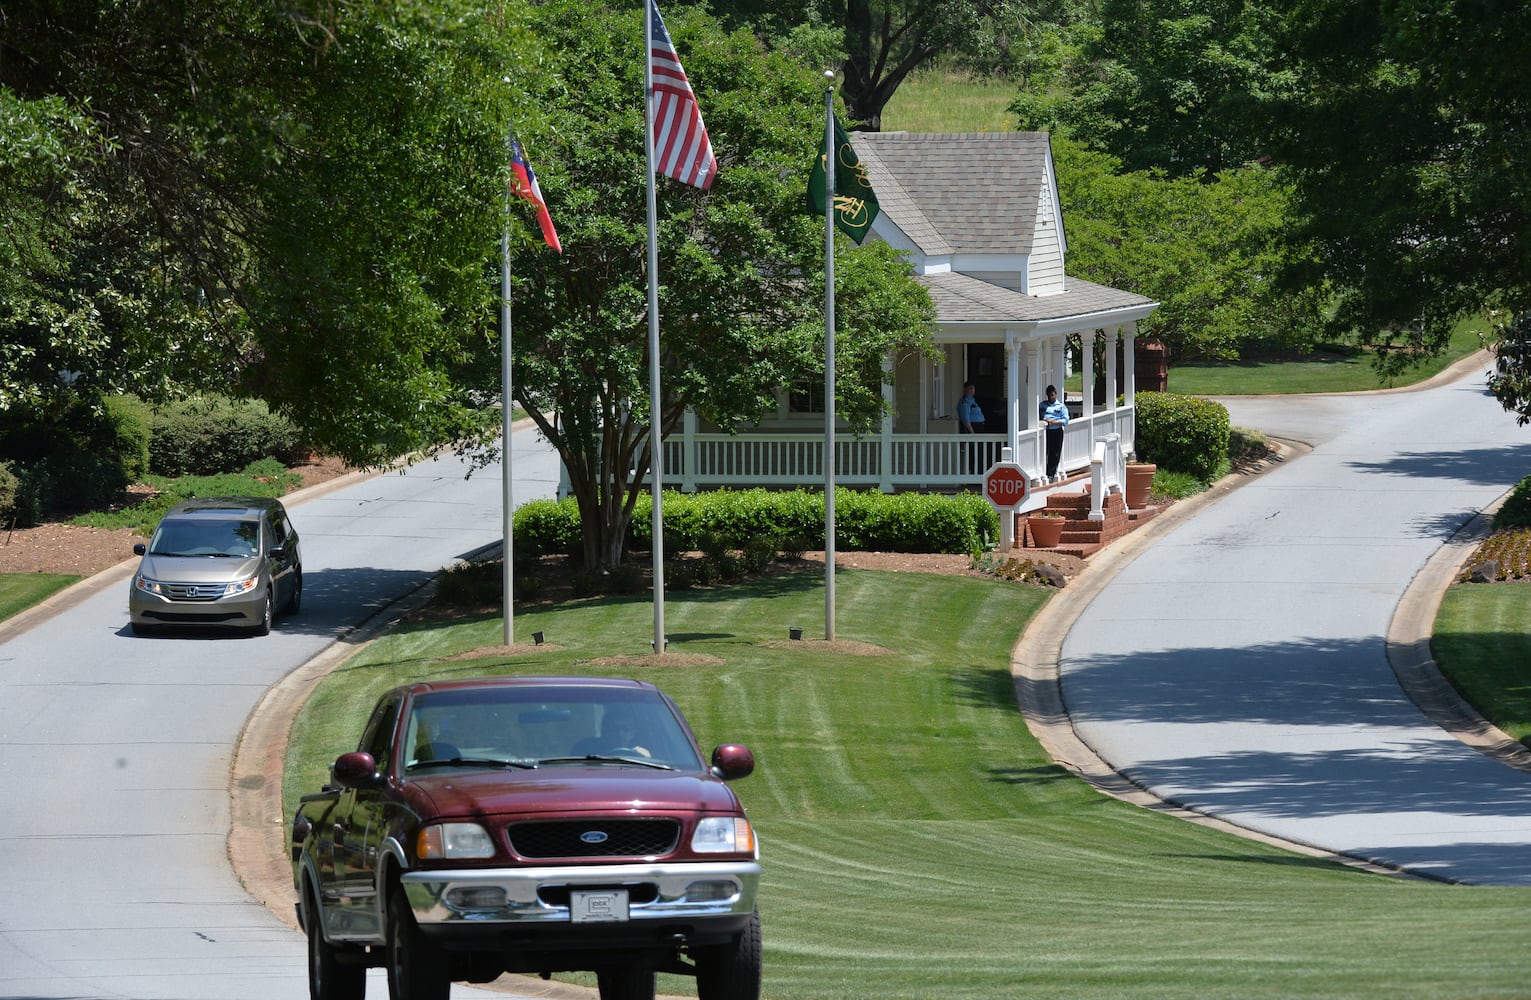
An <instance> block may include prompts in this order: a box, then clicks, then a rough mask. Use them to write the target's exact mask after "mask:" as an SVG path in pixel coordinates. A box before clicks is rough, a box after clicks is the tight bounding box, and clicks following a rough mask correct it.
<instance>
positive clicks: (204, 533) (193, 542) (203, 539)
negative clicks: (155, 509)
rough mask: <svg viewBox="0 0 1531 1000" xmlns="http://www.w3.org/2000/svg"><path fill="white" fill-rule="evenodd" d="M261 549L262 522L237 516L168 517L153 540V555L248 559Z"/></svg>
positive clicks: (157, 529) (150, 550)
mask: <svg viewBox="0 0 1531 1000" xmlns="http://www.w3.org/2000/svg"><path fill="white" fill-rule="evenodd" d="M259 551H260V522H259V521H253V520H250V519H249V518H233V517H226V518H225V517H218V518H214V517H175V518H171V517H167V518H165V519H164V520H163V521H161V522H160V523H159V527H158V528H156V529H155V530H154V537H153V538H152V539H151V540H150V542H149V554H150V555H153V556H183V557H191V556H208V557H210V558H219V557H223V558H239V559H248V558H250V557H251V556H253V555H255V554H256V553H258V552H259Z"/></svg>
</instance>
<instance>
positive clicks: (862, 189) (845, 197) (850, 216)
mask: <svg viewBox="0 0 1531 1000" xmlns="http://www.w3.org/2000/svg"><path fill="white" fill-rule="evenodd" d="M824 159H825V150H824V149H823V147H820V149H819V156H818V159H816V160H814V161H813V173H811V174H809V175H808V207H809V208H811V209H812V210H813V212H814V214H815V215H823V214H824ZM875 218H877V195H876V193H875V192H873V190H872V182H871V181H870V180H868V179H867V172H866V168H865V167H863V166H862V165H861V159H860V157H858V156H857V155H856V147H854V146H852V145H851V138H850V136H848V135H846V134H845V129H843V128H841V127H840V119H839V118H836V119H835V225H836V226H837V227H838V228H839V230H840V232H842V233H844V234H845V235H847V236H849V237H850V238H851V239H853V240H855V241H856V242H857V243H860V242H862V241H863V240H865V239H866V238H867V233H868V232H870V231H871V229H872V220H873V219H875Z"/></svg>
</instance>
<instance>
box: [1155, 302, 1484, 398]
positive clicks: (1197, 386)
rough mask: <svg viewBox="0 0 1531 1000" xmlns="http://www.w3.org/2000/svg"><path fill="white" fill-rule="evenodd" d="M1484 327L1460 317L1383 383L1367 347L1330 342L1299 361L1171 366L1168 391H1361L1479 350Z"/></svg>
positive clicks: (1426, 372) (1410, 379) (1426, 374)
mask: <svg viewBox="0 0 1531 1000" xmlns="http://www.w3.org/2000/svg"><path fill="white" fill-rule="evenodd" d="M1486 330H1487V323H1486V322H1485V321H1484V320H1481V319H1469V320H1464V321H1463V322H1461V323H1459V324H1458V325H1457V328H1456V330H1455V331H1454V332H1453V333H1452V336H1451V341H1450V346H1449V347H1448V348H1447V350H1446V352H1445V353H1444V354H1442V355H1441V356H1439V357H1436V358H1431V359H1430V360H1428V361H1426V362H1424V363H1423V364H1421V365H1420V366H1419V367H1417V368H1411V369H1409V370H1408V371H1407V372H1405V373H1404V374H1403V375H1402V376H1401V377H1399V378H1397V379H1393V380H1389V381H1382V380H1380V379H1379V378H1378V377H1377V371H1376V369H1375V368H1373V367H1372V355H1371V353H1370V352H1369V351H1365V350H1362V349H1360V348H1358V347H1350V346H1345V345H1330V346H1328V347H1325V348H1324V349H1322V350H1319V351H1317V352H1315V353H1314V354H1313V355H1311V356H1308V357H1304V358H1299V359H1291V358H1284V359H1266V360H1250V361H1226V362H1216V363H1206V364H1185V365H1175V366H1174V367H1172V368H1170V372H1169V391H1170V392H1178V393H1184V394H1185V395H1189V396H1268V395H1282V394H1286V393H1294V392H1362V391H1365V390H1368V389H1382V388H1391V387H1394V386H1401V385H1413V384H1414V383H1416V382H1423V381H1424V380H1425V379H1428V378H1430V377H1431V376H1433V375H1436V374H1438V373H1440V372H1441V371H1443V370H1445V369H1446V368H1448V367H1450V366H1451V365H1452V364H1454V363H1456V362H1457V361H1459V360H1461V359H1462V358H1465V357H1466V356H1467V355H1469V354H1472V353H1473V352H1475V351H1477V350H1479V349H1480V348H1481V347H1482V346H1483V344H1482V339H1481V335H1482V333H1484V332H1485V331H1486Z"/></svg>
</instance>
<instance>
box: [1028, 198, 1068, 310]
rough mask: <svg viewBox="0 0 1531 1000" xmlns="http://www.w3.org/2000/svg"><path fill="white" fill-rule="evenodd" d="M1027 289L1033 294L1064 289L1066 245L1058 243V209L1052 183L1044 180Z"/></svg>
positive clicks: (1055, 292)
mask: <svg viewBox="0 0 1531 1000" xmlns="http://www.w3.org/2000/svg"><path fill="white" fill-rule="evenodd" d="M1027 284H1028V286H1029V287H1028V288H1027V291H1028V292H1029V293H1030V294H1032V295H1057V294H1059V293H1061V292H1062V291H1063V290H1064V289H1063V248H1062V247H1061V246H1060V245H1059V243H1058V225H1057V209H1056V206H1054V205H1053V196H1052V185H1051V184H1043V185H1042V192H1041V197H1040V198H1038V204H1037V228H1036V235H1035V236H1034V237H1033V238H1032V244H1031V271H1030V280H1029V281H1028V282H1027Z"/></svg>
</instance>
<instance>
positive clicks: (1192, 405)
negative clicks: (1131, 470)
mask: <svg viewBox="0 0 1531 1000" xmlns="http://www.w3.org/2000/svg"><path fill="white" fill-rule="evenodd" d="M1228 430H1229V428H1228V409H1227V407H1225V406H1223V404H1221V403H1218V402H1215V401H1213V400H1209V399H1197V398H1195V397H1194V396H1179V395H1174V394H1171V393H1166V392H1140V393H1138V395H1137V453H1138V457H1139V458H1141V459H1142V460H1144V461H1146V462H1153V463H1154V464H1156V465H1158V466H1159V467H1160V468H1164V469H1169V470H1171V471H1173V472H1187V473H1190V474H1191V475H1193V476H1195V477H1196V478H1197V479H1200V480H1201V481H1202V482H1204V483H1208V482H1211V481H1212V480H1213V479H1214V478H1216V476H1217V474H1218V471H1219V469H1220V468H1221V467H1222V466H1223V463H1224V462H1226V461H1227V456H1228Z"/></svg>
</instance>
